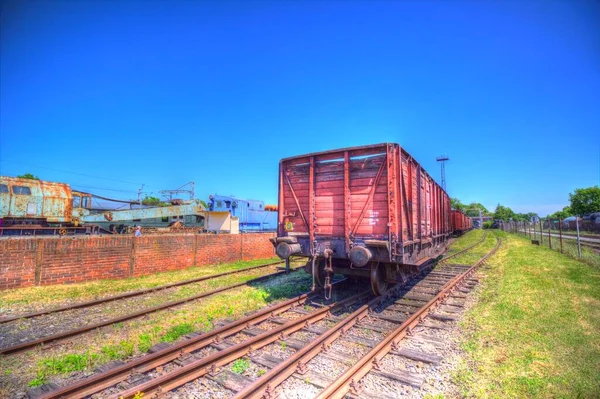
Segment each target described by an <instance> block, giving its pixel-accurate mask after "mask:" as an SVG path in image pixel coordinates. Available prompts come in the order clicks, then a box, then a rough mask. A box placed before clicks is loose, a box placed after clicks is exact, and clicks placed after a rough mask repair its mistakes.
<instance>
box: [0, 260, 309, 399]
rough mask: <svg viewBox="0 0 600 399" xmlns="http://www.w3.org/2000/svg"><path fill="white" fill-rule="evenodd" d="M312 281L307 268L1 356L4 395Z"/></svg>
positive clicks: (0, 392) (132, 352)
mask: <svg viewBox="0 0 600 399" xmlns="http://www.w3.org/2000/svg"><path fill="white" fill-rule="evenodd" d="M246 266H247V264H246ZM265 270H268V269H265ZM213 272H216V271H214V270H213ZM257 273H258V272H257ZM211 274H212V273H211ZM263 274H264V273H263ZM235 276H238V275H233V276H230V277H228V280H229V279H232V280H235V279H236V278H240V281H244V280H245V279H247V278H246V277H244V278H243V279H242V278H241V276H240V277H235ZM234 282H235V281H230V282H229V283H230V284H232V283H234ZM226 285H228V284H226ZM310 285H311V279H310V276H308V275H307V274H305V273H302V272H296V273H291V274H289V275H283V276H278V277H274V278H273V279H270V280H268V281H264V282H261V283H260V284H255V285H252V286H244V287H241V288H238V289H234V290H231V291H226V292H223V293H220V294H218V295H215V296H212V297H208V298H205V299H202V300H199V301H194V302H191V303H187V304H185V305H182V306H179V307H177V308H175V309H169V310H165V311H160V312H156V313H153V314H150V315H147V316H144V317H142V318H139V319H135V320H132V321H129V322H124V323H116V324H113V325H112V326H107V327H104V328H101V329H98V330H95V331H93V332H90V333H88V334H84V335H82V336H80V337H75V338H72V342H70V343H67V344H66V345H62V346H59V347H56V348H52V349H46V350H44V349H36V350H33V351H30V352H26V353H22V354H17V355H14V356H4V357H0V370H2V371H0V397H12V396H14V395H15V394H16V393H18V392H24V391H25V390H26V388H27V386H30V387H32V386H39V385H42V384H44V383H47V382H52V381H54V380H57V379H61V378H64V377H66V376H67V375H70V374H71V373H73V372H76V373H75V376H78V377H79V378H81V376H82V373H84V374H89V373H90V372H91V371H93V370H94V369H95V368H97V367H99V366H101V365H102V364H105V363H107V362H110V361H113V360H125V359H127V358H131V357H135V356H138V355H141V354H143V353H146V352H147V351H148V350H149V349H150V348H151V347H152V346H153V345H155V344H157V343H160V342H174V341H176V340H177V339H179V338H180V337H181V336H183V335H186V334H189V333H190V332H193V331H208V330H211V329H213V328H214V325H215V323H216V322H217V321H219V320H223V319H235V318H239V317H242V316H243V315H244V314H245V313H247V312H250V311H255V310H258V309H261V308H263V307H265V306H267V305H268V304H269V303H272V302H273V301H276V300H280V299H286V298H289V297H292V296H295V295H298V294H299V293H302V292H306V291H308V290H309V289H310ZM77 372H78V373H77ZM57 381H58V380H57Z"/></svg>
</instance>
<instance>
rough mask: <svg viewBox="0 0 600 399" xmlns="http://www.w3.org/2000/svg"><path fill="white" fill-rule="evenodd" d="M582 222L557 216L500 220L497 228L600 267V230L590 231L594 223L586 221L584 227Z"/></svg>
mask: <svg viewBox="0 0 600 399" xmlns="http://www.w3.org/2000/svg"><path fill="white" fill-rule="evenodd" d="M592 223H593V222H592ZM582 224H583V223H582V221H573V222H569V223H565V222H564V221H563V220H560V219H546V220H540V221H538V222H501V223H500V229H501V230H503V231H506V232H509V233H515V234H519V235H522V236H527V237H528V238H529V239H530V240H531V242H532V244H536V245H542V246H545V247H548V248H550V249H553V250H556V251H560V252H561V253H564V254H567V255H570V256H572V257H574V258H578V259H581V260H583V261H585V262H586V263H591V264H595V265H598V266H600V233H598V232H596V231H595V230H592V227H595V226H591V225H590V224H586V225H585V230H584V227H582ZM594 224H596V223H594Z"/></svg>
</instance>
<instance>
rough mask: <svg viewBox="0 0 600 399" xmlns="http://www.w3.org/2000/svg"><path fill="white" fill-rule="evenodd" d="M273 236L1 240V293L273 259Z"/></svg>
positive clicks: (164, 236) (94, 237) (194, 235)
mask: <svg viewBox="0 0 600 399" xmlns="http://www.w3.org/2000/svg"><path fill="white" fill-rule="evenodd" d="M274 236H275V233H251V234H165V235H147V236H142V237H133V236H129V235H127V236H121V235H119V236H82V237H62V238H61V237H44V238H37V237H31V238H29V237H27V238H6V239H1V240H0V289H7V288H20V287H29V286H35V285H53V284H69V283H80V282H84V281H91V280H100V279H118V278H125V277H130V276H144V275H148V274H152V273H157V272H164V271H171V270H181V269H186V268H188V267H191V266H194V265H196V266H203V265H209V264H215V263H223V262H235V261H239V260H252V259H261V258H271V257H273V256H275V250H274V248H273V245H272V244H271V243H270V242H269V238H271V237H274Z"/></svg>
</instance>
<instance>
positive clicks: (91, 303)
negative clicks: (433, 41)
mask: <svg viewBox="0 0 600 399" xmlns="http://www.w3.org/2000/svg"><path fill="white" fill-rule="evenodd" d="M283 263H284V262H283V261H276V262H270V263H265V264H262V265H257V266H251V267H246V268H243V269H237V270H232V271H228V272H223V273H217V274H211V275H209V276H203V277H198V278H193V279H189V280H184V281H178V282H176V283H171V284H165V285H161V286H159V287H153V288H146V289H141V290H136V291H130V292H126V293H124V294H120V295H113V296H109V297H106V298H101V299H96V300H93V301H87V302H80V303H75V304H72V305H68V306H61V307H59V308H54V309H48V310H41V311H38V312H30V313H24V314H21V315H16V316H11V317H4V318H1V319H0V324H3V323H8V322H10V321H14V320H21V319H30V318H32V317H37V316H44V315H48V314H52V313H58V312H65V311H67V310H73V309H82V308H88V307H91V306H96V305H101V304H103V303H108V302H112V301H118V300H120V299H126V298H133V297H136V296H141V295H145V294H148V293H152V292H158V291H162V290H166V289H168V288H174V287H181V286H184V285H188V284H193V283H199V282H201V281H206V280H212V279H215V278H218V277H223V276H228V275H232V274H237V273H242V272H247V271H250V270H256V269H262V268H265V267H269V266H275V265H279V264H283Z"/></svg>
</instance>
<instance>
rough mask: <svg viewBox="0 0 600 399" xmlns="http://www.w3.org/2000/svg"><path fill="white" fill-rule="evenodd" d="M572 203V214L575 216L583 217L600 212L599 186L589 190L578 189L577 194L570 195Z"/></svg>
mask: <svg viewBox="0 0 600 399" xmlns="http://www.w3.org/2000/svg"><path fill="white" fill-rule="evenodd" d="M569 200H570V201H571V212H573V214H574V215H578V216H583V215H586V214H588V213H592V212H599V211H600V188H599V187H598V186H593V187H588V188H577V189H575V193H573V194H569Z"/></svg>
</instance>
